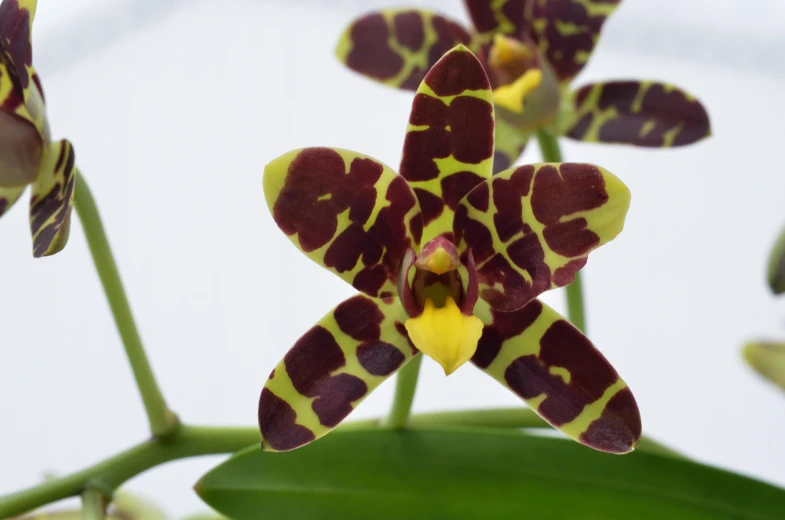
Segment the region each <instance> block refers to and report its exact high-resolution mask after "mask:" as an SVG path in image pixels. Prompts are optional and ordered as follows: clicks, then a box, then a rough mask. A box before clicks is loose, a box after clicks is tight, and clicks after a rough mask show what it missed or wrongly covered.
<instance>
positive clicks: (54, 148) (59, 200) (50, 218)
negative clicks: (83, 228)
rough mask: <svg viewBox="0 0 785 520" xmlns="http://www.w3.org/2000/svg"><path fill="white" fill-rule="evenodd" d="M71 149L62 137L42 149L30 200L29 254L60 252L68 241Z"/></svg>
mask: <svg viewBox="0 0 785 520" xmlns="http://www.w3.org/2000/svg"><path fill="white" fill-rule="evenodd" d="M75 181H76V168H75V166H74V149H73V146H71V143H69V142H68V141H66V140H62V141H59V142H56V143H52V144H50V145H49V146H48V147H47V148H46V149H45V150H44V156H43V158H42V160H41V168H40V170H39V172H38V177H37V178H36V180H35V182H34V183H33V186H32V187H33V189H32V197H31V199H30V230H31V232H32V235H33V256H35V257H36V258H38V257H42V256H49V255H53V254H55V253H58V252H60V251H61V250H62V249H63V248H64V247H65V245H66V242H67V241H68V231H69V228H70V222H71V209H72V207H73V202H74V182H75Z"/></svg>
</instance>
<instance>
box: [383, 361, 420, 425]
mask: <svg viewBox="0 0 785 520" xmlns="http://www.w3.org/2000/svg"><path fill="white" fill-rule="evenodd" d="M422 357H423V356H422V354H419V355H417V356H414V358H413V359H412V360H411V361H409V362H408V363H407V364H406V365H405V366H404V367H403V368H402V369H400V370H399V371H398V375H396V376H395V377H396V379H395V397H394V398H393V404H392V408H391V409H390V414H389V415H388V416H387V419H385V420H384V421H383V422H382V426H383V427H385V428H403V427H404V426H406V423H408V422H409V414H410V413H411V411H412V402H413V401H414V393H415V391H416V390H417V378H418V377H419V375H420V364H421V363H422Z"/></svg>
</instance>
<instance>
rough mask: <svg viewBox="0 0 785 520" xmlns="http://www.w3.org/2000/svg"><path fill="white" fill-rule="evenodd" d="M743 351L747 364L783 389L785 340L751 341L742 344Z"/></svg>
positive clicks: (784, 386) (784, 381) (784, 380)
mask: <svg viewBox="0 0 785 520" xmlns="http://www.w3.org/2000/svg"><path fill="white" fill-rule="evenodd" d="M743 352H744V360H745V361H746V362H747V364H748V365H749V366H751V367H752V368H753V369H754V370H755V371H756V372H757V373H759V374H760V375H762V376H763V377H764V378H766V379H768V380H769V381H771V382H772V383H774V384H775V385H777V386H778V387H780V388H781V389H782V390H785V342H783V341H753V342H749V343H747V344H746V345H744V351H743Z"/></svg>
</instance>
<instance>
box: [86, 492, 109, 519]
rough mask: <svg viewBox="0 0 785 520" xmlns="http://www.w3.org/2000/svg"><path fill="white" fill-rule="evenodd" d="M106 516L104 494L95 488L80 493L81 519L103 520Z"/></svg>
mask: <svg viewBox="0 0 785 520" xmlns="http://www.w3.org/2000/svg"><path fill="white" fill-rule="evenodd" d="M104 518H106V501H105V499H104V495H103V494H102V493H101V492H100V491H97V490H95V489H88V490H86V491H85V492H84V493H82V519H83V520H104Z"/></svg>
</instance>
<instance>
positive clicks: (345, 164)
mask: <svg viewBox="0 0 785 520" xmlns="http://www.w3.org/2000/svg"><path fill="white" fill-rule="evenodd" d="M264 193H265V198H266V199H267V205H268V207H269V209H270V212H271V213H272V215H273V218H274V219H275V223H276V224H278V227H279V228H281V230H282V231H283V232H284V233H285V234H286V235H287V236H288V237H289V239H290V240H291V241H292V243H293V244H294V245H295V246H297V247H298V248H299V249H300V250H301V251H303V252H304V253H305V254H306V255H307V256H308V258H310V259H311V260H313V261H314V262H316V263H318V264H320V265H321V266H323V267H325V268H326V269H328V270H330V271H332V272H334V273H335V274H337V275H338V276H340V277H341V278H343V279H344V280H346V281H347V282H349V283H350V284H352V285H353V286H354V287H355V288H356V289H358V290H360V291H362V292H364V293H366V294H368V295H369V296H373V297H379V298H385V297H389V296H393V295H394V294H396V292H397V289H396V286H397V280H398V273H399V271H400V265H401V260H403V255H404V253H405V252H406V250H407V249H409V248H414V249H416V248H417V246H418V245H419V243H420V237H421V234H422V215H421V213H420V207H419V205H418V204H417V198H416V197H415V195H414V192H413V191H412V189H411V188H410V187H409V186H408V185H407V184H406V181H405V180H404V179H403V178H402V177H401V176H399V175H397V174H396V173H395V172H393V171H392V170H390V168H388V167H387V166H385V165H384V164H382V163H381V162H379V161H377V160H375V159H372V158H370V157H368V156H366V155H362V154H358V153H355V152H350V151H348V150H340V149H333V148H304V149H301V150H294V151H292V152H289V153H287V154H284V155H282V156H281V157H278V158H277V159H274V160H273V161H271V162H270V163H269V164H268V165H267V166H266V167H265V169H264Z"/></svg>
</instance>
